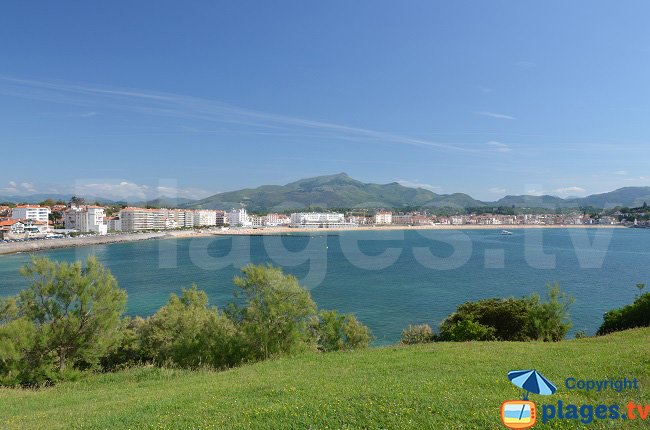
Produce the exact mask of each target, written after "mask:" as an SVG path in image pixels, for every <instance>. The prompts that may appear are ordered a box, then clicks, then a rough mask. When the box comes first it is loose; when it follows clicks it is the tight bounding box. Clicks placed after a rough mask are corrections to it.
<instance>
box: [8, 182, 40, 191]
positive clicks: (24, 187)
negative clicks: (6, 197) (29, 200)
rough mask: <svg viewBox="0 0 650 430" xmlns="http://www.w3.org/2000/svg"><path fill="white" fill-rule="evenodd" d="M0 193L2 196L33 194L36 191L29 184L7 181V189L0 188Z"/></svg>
mask: <svg viewBox="0 0 650 430" xmlns="http://www.w3.org/2000/svg"><path fill="white" fill-rule="evenodd" d="M0 192H2V193H4V194H35V193H37V192H38V190H37V189H36V187H35V186H34V184H32V183H31V182H20V183H18V182H16V181H9V182H8V186H7V187H4V188H0Z"/></svg>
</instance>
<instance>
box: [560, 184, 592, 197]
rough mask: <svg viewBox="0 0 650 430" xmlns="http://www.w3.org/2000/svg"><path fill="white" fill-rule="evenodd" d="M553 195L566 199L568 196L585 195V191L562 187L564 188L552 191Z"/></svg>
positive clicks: (578, 188)
mask: <svg viewBox="0 0 650 430" xmlns="http://www.w3.org/2000/svg"><path fill="white" fill-rule="evenodd" d="M553 191H554V193H555V194H557V195H559V196H560V197H568V196H581V195H584V194H586V193H587V190H585V189H584V188H582V187H576V186H572V187H564V188H557V189H555V190H553Z"/></svg>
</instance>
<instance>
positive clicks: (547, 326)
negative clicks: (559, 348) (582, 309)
mask: <svg viewBox="0 0 650 430" xmlns="http://www.w3.org/2000/svg"><path fill="white" fill-rule="evenodd" d="M546 289H547V301H546V302H542V301H541V300H540V297H539V295H537V294H534V295H532V296H531V297H530V309H529V313H528V318H529V330H530V337H531V338H532V339H534V340H543V341H545V342H558V341H560V340H562V339H564V337H565V336H566V334H567V332H568V331H569V329H570V328H571V320H570V319H569V307H570V306H571V303H573V298H571V297H569V296H567V295H566V293H563V292H562V291H561V290H560V286H559V285H558V283H557V282H556V283H555V284H554V285H553V286H551V285H550V284H547V285H546Z"/></svg>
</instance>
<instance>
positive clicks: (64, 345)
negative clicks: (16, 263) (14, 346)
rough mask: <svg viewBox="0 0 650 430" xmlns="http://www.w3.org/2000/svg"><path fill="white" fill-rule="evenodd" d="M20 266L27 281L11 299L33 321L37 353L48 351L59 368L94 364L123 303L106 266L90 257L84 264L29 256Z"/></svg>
mask: <svg viewBox="0 0 650 430" xmlns="http://www.w3.org/2000/svg"><path fill="white" fill-rule="evenodd" d="M20 271H21V274H22V275H23V276H24V277H25V278H27V279H28V280H29V281H30V285H29V287H28V288H27V289H26V290H23V291H21V292H20V293H19V295H18V297H17V299H16V309H17V312H16V316H19V317H20V318H24V320H25V321H28V322H31V323H32V324H33V325H34V328H35V331H36V334H37V337H41V338H42V340H43V348H44V349H43V351H42V352H41V355H50V354H51V355H53V356H54V357H55V358H56V363H55V366H56V368H57V369H58V371H59V372H63V371H65V370H66V367H67V366H68V365H69V364H70V363H71V364H73V365H76V366H79V367H88V366H92V365H94V364H96V363H97V361H98V360H99V358H100V357H101V356H102V355H104V353H105V352H106V351H107V350H108V349H109V348H110V347H111V346H112V345H113V343H114V341H115V339H116V334H117V328H118V326H119V322H120V316H121V315H122V312H123V311H124V306H125V304H126V292H125V291H124V290H122V289H120V288H119V287H118V285H117V281H116V280H115V278H114V277H113V275H112V274H111V273H110V271H108V270H107V269H106V268H104V267H103V266H102V265H101V264H100V263H99V262H98V261H97V259H96V258H95V257H90V258H89V259H88V260H87V261H86V265H85V267H82V265H81V263H80V262H76V263H72V264H70V263H65V262H61V263H56V262H52V261H50V260H49V259H47V258H33V259H32V261H31V263H29V264H27V265H25V266H24V267H22V268H21V270H20Z"/></svg>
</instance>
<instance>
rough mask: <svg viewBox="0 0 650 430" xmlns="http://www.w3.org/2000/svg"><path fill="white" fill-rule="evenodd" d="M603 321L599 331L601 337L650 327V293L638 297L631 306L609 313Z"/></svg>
mask: <svg viewBox="0 0 650 430" xmlns="http://www.w3.org/2000/svg"><path fill="white" fill-rule="evenodd" d="M603 320H604V321H603V324H602V325H601V326H600V328H599V329H598V334H599V335H603V334H607V333H611V332H614V331H620V330H626V329H629V328H634V327H649V326H650V293H645V294H642V295H640V296H638V297H637V298H636V299H635V300H634V302H633V303H632V304H630V305H627V306H623V307H622V308H619V309H614V310H611V311H609V312H607V313H606V314H605V315H604V316H603Z"/></svg>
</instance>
